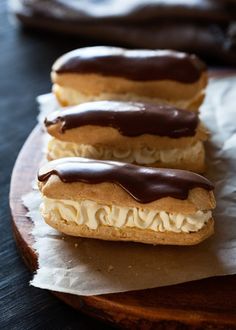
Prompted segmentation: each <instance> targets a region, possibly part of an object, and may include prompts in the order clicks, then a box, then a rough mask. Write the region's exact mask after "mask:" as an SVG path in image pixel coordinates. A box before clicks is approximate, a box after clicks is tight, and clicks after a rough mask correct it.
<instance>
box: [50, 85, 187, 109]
mask: <svg viewBox="0 0 236 330" xmlns="http://www.w3.org/2000/svg"><path fill="white" fill-rule="evenodd" d="M53 91H54V92H55V93H56V94H57V95H59V98H60V100H62V101H65V102H66V103H68V104H69V105H77V104H80V103H85V102H89V101H100V100H120V101H135V102H138V101H140V102H150V101H151V102H155V103H160V102H161V103H165V104H170V105H172V104H174V105H175V106H177V107H179V108H183V109H187V110H188V107H189V106H190V105H191V103H192V101H193V100H192V99H188V100H184V99H181V100H173V101H168V100H167V99H163V98H158V97H147V96H142V95H138V94H134V93H131V92H127V93H104V92H103V93H100V94H99V95H93V94H85V93H81V92H79V91H77V90H76V89H73V88H69V87H62V86H60V85H57V84H54V85H53Z"/></svg>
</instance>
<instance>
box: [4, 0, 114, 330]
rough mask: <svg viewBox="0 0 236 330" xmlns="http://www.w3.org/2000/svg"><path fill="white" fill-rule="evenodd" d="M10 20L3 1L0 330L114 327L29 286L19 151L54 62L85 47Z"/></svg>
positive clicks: (29, 129) (33, 122)
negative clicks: (17, 212)
mask: <svg viewBox="0 0 236 330" xmlns="http://www.w3.org/2000/svg"><path fill="white" fill-rule="evenodd" d="M82 45H83V44H82V42H81V43H79V42H75V41H70V40H63V41H62V38H56V37H54V36H48V35H45V34H40V33H33V34H31V33H29V32H26V31H21V30H20V29H19V27H17V26H16V25H15V24H14V23H12V22H9V17H8V16H7V8H6V1H5V0H0V134H1V135H0V329H1V330H3V329H8V330H13V329H17V330H21V329H22V330H28V329H68V330H69V329H80V330H83V329H86V330H87V329H103V330H105V329H111V327H110V326H106V325H104V324H101V323H99V322H98V321H96V320H93V319H91V318H89V317H87V316H85V315H83V314H81V313H79V312H78V311H75V310H73V309H72V308H70V307H68V306H66V305H65V304H63V303H62V302H61V301H59V300H58V299H57V298H55V297H54V296H53V295H52V294H50V293H49V292H47V291H46V290H40V289H36V288H34V287H30V286H29V281H30V279H31V278H32V275H31V274H30V272H29V271H28V270H27V268H26V266H25V265H24V263H23V261H22V259H21V257H20V256H19V254H18V251H17V249H16V246H15V242H14V240H13V237H12V229H11V225H10V223H11V221H10V220H11V219H10V212H9V206H8V193H9V182H10V176H11V171H12V168H13V165H14V162H15V159H16V157H17V154H18V152H19V150H20V148H21V146H22V145H23V143H24V141H25V139H26V138H27V136H28V134H29V133H30V131H31V130H32V128H33V127H34V126H35V124H36V115H37V106H36V102H35V97H36V96H37V95H39V94H42V93H46V92H49V91H50V77H49V73H50V67H51V64H52V63H53V61H54V60H55V58H57V57H58V56H59V55H61V54H62V53H64V52H66V51H68V50H71V49H72V48H76V47H79V46H82Z"/></svg>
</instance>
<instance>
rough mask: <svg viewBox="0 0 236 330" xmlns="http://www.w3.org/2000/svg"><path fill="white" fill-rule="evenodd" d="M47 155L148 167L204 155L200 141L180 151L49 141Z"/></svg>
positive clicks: (187, 160)
mask: <svg viewBox="0 0 236 330" xmlns="http://www.w3.org/2000/svg"><path fill="white" fill-rule="evenodd" d="M48 155H49V157H50V158H51V159H57V158H63V157H75V156H76V157H85V158H91V159H100V160H119V161H121V162H126V163H136V164H144V165H149V164H153V163H156V162H161V163H165V164H172V163H177V164H181V163H182V162H187V163H189V160H190V159H191V162H195V161H198V162H199V159H200V158H202V155H204V147H203V143H202V142H201V141H198V142H196V143H195V144H193V145H191V146H189V147H186V148H182V149H178V148H175V149H167V150H158V149H156V148H148V147H142V148H137V149H131V148H127V149H123V150H122V149H118V148H111V147H102V146H92V145H88V144H77V143H73V142H64V141H60V140H58V139H55V138H53V139H51V140H50V141H49V144H48Z"/></svg>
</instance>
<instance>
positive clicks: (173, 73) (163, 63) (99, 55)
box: [53, 46, 206, 83]
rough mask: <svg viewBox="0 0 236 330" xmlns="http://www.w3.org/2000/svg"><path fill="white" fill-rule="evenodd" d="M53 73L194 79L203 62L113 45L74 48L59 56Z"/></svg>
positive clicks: (167, 53)
mask: <svg viewBox="0 0 236 330" xmlns="http://www.w3.org/2000/svg"><path fill="white" fill-rule="evenodd" d="M53 70H54V71H55V72H57V73H81V74H88V73H97V74H101V75H104V76H117V77H123V78H127V79H130V80H138V81H148V80H174V81H179V82H182V83H194V82H196V81H197V80H199V78H200V76H201V73H202V72H203V71H205V70H206V66H205V64H204V63H203V62H201V61H200V60H199V59H198V58H197V57H196V56H195V55H189V54H186V53H180V52H176V51H170V50H126V49H123V48H117V47H105V46H97V47H87V48H81V49H76V50H74V51H72V52H69V53H67V54H65V55H63V56H62V57H61V58H59V59H58V60H57V61H56V63H55V64H54V66H53Z"/></svg>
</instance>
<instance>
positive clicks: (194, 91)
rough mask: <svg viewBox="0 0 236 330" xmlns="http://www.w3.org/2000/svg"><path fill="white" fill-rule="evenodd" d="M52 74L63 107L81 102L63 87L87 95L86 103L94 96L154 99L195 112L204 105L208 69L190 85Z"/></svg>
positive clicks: (89, 75) (97, 75) (84, 75)
mask: <svg viewBox="0 0 236 330" xmlns="http://www.w3.org/2000/svg"><path fill="white" fill-rule="evenodd" d="M51 76H52V81H53V83H54V87H53V91H54V93H55V95H56V97H57V98H58V100H59V102H60V103H61V104H62V105H63V106H66V105H75V104H78V103H79V102H78V101H77V103H75V101H74V100H72V99H70V98H69V97H67V96H66V93H63V90H65V89H66V88H69V89H71V90H73V91H78V92H79V93H80V94H81V95H83V97H84V100H83V102H85V101H90V100H94V99H97V100H98V99H101V100H102V99H117V100H118V99H121V100H132V99H134V100H136V101H145V100H146V101H148V100H149V101H150V100H151V101H152V102H158V103H159V102H160V101H162V102H166V103H168V104H173V105H175V106H178V107H181V108H184V109H187V110H192V111H197V110H198V108H199V106H200V105H201V103H202V101H203V99H204V89H205V87H206V85H207V80H208V78H207V73H206V72H203V73H202V74H201V77H200V79H199V80H198V81H197V82H195V83H188V84H185V83H180V82H176V81H170V80H163V81H160V80H158V81H133V80H128V79H126V78H121V77H111V76H106V77H105V76H102V75H99V74H78V73H60V74H59V73H56V72H52V74H51ZM78 98H79V96H78Z"/></svg>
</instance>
